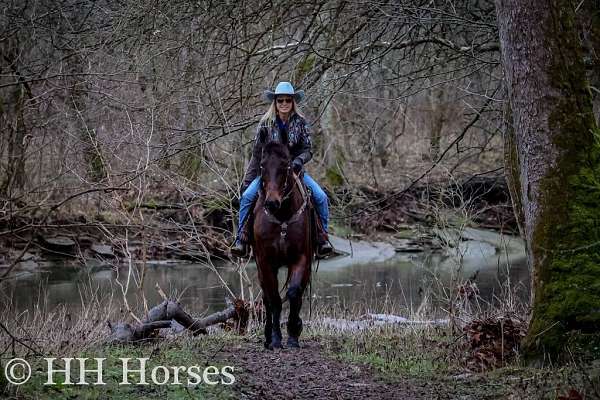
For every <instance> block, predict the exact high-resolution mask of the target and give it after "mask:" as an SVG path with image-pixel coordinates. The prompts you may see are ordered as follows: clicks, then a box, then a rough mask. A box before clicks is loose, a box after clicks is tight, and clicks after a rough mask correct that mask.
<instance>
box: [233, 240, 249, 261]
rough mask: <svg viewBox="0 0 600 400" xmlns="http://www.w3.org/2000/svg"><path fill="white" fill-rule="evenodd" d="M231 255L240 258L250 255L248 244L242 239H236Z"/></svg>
mask: <svg viewBox="0 0 600 400" xmlns="http://www.w3.org/2000/svg"><path fill="white" fill-rule="evenodd" d="M231 255H232V256H234V257H240V258H246V257H248V245H247V244H246V243H244V242H242V241H241V240H236V241H235V243H234V244H233V246H232V247H231Z"/></svg>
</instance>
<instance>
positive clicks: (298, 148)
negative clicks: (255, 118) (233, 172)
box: [242, 113, 312, 193]
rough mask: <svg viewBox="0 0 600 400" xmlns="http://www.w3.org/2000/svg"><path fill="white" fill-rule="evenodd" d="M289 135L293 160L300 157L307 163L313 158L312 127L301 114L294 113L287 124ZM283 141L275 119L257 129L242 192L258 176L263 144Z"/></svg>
mask: <svg viewBox="0 0 600 400" xmlns="http://www.w3.org/2000/svg"><path fill="white" fill-rule="evenodd" d="M287 137H288V146H289V149H290V154H291V155H292V160H294V159H299V160H300V161H302V164H303V165H304V164H306V163H307V162H308V161H310V159H311V158H312V151H311V148H312V141H311V137H310V127H309V125H308V123H307V122H306V120H305V119H304V118H302V117H301V116H300V115H298V114H296V113H293V114H292V115H290V119H289V121H288V125H287ZM272 141H276V142H281V132H280V129H279V126H278V125H277V123H276V122H275V120H273V121H271V122H270V123H267V124H260V125H259V126H258V128H257V130H256V136H255V138H254V147H253V149H252V158H251V159H250V163H249V164H248V168H247V169H246V173H245V175H244V182H243V184H242V193H243V192H244V190H245V189H246V188H247V187H248V186H249V185H250V183H252V181H253V180H254V178H256V177H257V176H258V171H259V169H260V161H261V157H262V149H263V146H264V145H265V144H267V143H269V142H272Z"/></svg>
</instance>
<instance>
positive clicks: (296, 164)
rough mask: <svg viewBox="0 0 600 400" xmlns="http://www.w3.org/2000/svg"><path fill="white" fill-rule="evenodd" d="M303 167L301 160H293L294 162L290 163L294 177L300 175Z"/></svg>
mask: <svg viewBox="0 0 600 400" xmlns="http://www.w3.org/2000/svg"><path fill="white" fill-rule="evenodd" d="M303 166H304V163H303V162H302V160H301V159H299V158H294V161H293V162H292V169H293V170H294V173H295V174H296V175H299V174H300V172H301V171H302V167H303Z"/></svg>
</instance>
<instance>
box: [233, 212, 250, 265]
mask: <svg viewBox="0 0 600 400" xmlns="http://www.w3.org/2000/svg"><path fill="white" fill-rule="evenodd" d="M246 219H248V218H246ZM249 225H250V224H249V223H248V221H245V223H244V226H242V229H241V230H240V237H239V238H237V240H236V241H235V243H234V244H233V246H232V247H231V255H232V256H234V257H240V258H246V257H248V255H249V253H250V249H249V246H248V242H249V240H248V238H249V235H250V233H249V232H248V226H249Z"/></svg>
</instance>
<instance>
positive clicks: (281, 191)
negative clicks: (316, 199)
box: [260, 142, 294, 211]
mask: <svg viewBox="0 0 600 400" xmlns="http://www.w3.org/2000/svg"><path fill="white" fill-rule="evenodd" d="M260 171H261V180H262V185H263V190H264V193H265V207H267V209H269V210H270V211H276V210H278V209H279V208H280V207H281V203H282V202H283V199H284V196H285V195H286V192H287V191H289V189H290V185H292V184H293V182H294V181H293V177H292V163H291V155H290V151H289V149H288V147H287V146H286V145H285V144H283V143H278V142H270V143H267V144H266V145H265V147H264V148H263V153H262V157H261V163H260Z"/></svg>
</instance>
